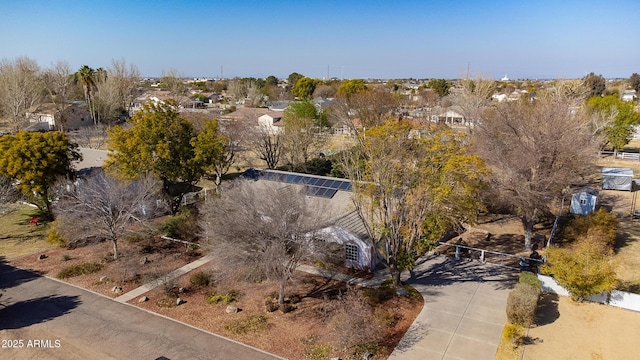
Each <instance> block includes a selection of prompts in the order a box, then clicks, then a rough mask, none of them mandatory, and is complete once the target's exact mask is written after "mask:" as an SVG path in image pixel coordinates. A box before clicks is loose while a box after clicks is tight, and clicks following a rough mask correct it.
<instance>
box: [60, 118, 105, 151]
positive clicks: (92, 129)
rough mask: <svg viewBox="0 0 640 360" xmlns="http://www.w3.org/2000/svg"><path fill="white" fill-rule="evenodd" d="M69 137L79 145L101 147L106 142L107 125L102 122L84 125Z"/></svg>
mask: <svg viewBox="0 0 640 360" xmlns="http://www.w3.org/2000/svg"><path fill="white" fill-rule="evenodd" d="M69 137H70V138H71V139H72V140H73V142H75V143H76V144H78V146H80V147H84V148H90V149H102V148H103V147H104V145H105V144H106V142H107V127H106V126H105V125H103V124H95V125H92V126H85V127H82V128H80V129H79V130H78V131H77V132H75V133H73V134H70V135H69Z"/></svg>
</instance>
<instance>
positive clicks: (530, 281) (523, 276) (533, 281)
mask: <svg viewBox="0 0 640 360" xmlns="http://www.w3.org/2000/svg"><path fill="white" fill-rule="evenodd" d="M518 282H519V283H520V284H527V285H531V286H533V287H534V288H536V289H538V290H540V289H542V282H541V281H540V279H538V276H537V275H536V274H534V273H532V272H530V271H523V272H521V273H520V278H519V279H518Z"/></svg>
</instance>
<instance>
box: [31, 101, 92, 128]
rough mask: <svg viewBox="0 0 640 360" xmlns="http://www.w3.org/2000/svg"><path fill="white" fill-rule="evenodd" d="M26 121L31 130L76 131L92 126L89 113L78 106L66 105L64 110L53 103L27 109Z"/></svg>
mask: <svg viewBox="0 0 640 360" xmlns="http://www.w3.org/2000/svg"><path fill="white" fill-rule="evenodd" d="M27 119H29V122H30V126H29V127H30V129H32V130H36V131H37V130H46V131H49V130H60V129H64V130H78V129H80V128H82V127H85V126H90V125H93V121H92V120H91V114H89V111H88V110H87V109H86V108H85V107H83V106H79V105H74V104H69V105H66V106H65V108H64V110H62V111H60V107H59V106H56V104H53V103H45V104H41V105H38V106H35V107H33V108H31V109H29V112H27Z"/></svg>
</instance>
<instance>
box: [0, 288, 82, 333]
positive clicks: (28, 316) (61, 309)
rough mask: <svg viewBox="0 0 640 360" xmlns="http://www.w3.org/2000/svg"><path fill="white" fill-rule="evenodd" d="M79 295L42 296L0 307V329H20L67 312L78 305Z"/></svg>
mask: <svg viewBox="0 0 640 360" xmlns="http://www.w3.org/2000/svg"><path fill="white" fill-rule="evenodd" d="M80 303H81V301H80V300H79V296H77V295H74V296H55V295H50V296H44V297H40V298H36V299H31V300H25V301H20V302H17V303H15V304H11V305H7V306H5V307H3V308H2V309H0V318H2V323H0V330H12V329H21V328H24V327H27V326H30V325H34V324H39V323H43V322H46V321H49V320H52V319H54V318H57V317H60V316H62V315H64V314H67V313H69V312H70V311H71V310H73V309H75V308H76V307H78V306H79V305H80Z"/></svg>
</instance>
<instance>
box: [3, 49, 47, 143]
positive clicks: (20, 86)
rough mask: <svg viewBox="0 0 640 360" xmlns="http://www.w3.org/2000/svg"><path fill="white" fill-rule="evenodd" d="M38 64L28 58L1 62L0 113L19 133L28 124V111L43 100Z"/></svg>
mask: <svg viewBox="0 0 640 360" xmlns="http://www.w3.org/2000/svg"><path fill="white" fill-rule="evenodd" d="M41 93H42V82H41V77H40V67H39V66H38V63H37V62H36V61H35V60H33V59H30V58H28V57H19V58H16V59H13V60H9V59H2V61H0V111H2V113H3V114H4V115H5V116H7V117H9V118H10V120H11V123H12V124H13V126H14V130H15V131H18V130H20V128H21V127H22V126H23V125H24V124H25V123H26V120H27V118H26V113H27V110H28V109H29V108H31V107H33V106H35V105H37V104H39V103H40V102H41V100H42V96H41Z"/></svg>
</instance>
